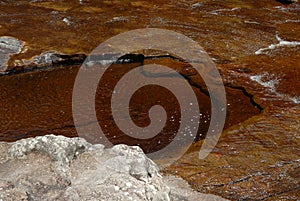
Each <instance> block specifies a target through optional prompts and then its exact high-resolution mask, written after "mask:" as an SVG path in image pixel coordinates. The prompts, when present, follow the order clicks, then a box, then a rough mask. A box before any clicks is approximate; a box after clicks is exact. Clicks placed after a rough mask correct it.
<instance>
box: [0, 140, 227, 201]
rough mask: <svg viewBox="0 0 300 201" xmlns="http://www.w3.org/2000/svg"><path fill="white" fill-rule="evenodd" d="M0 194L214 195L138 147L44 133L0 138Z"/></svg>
mask: <svg viewBox="0 0 300 201" xmlns="http://www.w3.org/2000/svg"><path fill="white" fill-rule="evenodd" d="M0 151H1V152H0V153H1V155H0V170H1V171H0V176H1V177H0V178H1V179H0V189H1V192H0V200H5V201H6V200H7V201H8V200H11V201H13V200H114V201H115V200H120V201H121V200H122V201H123V200H153V201H159V200H161V201H167V200H170V201H177V200H178V201H179V200H180V201H183V200H187V201H188V200H190V201H196V200H199V201H200V200H215V201H223V200H224V201H225V199H223V198H221V197H218V196H214V195H209V194H201V193H197V192H195V191H193V190H192V189H191V188H190V187H189V185H188V184H187V183H186V182H184V181H183V180H182V179H180V178H176V177H174V176H166V177H162V176H161V175H160V173H159V169H158V167H157V165H156V164H155V163H154V162H153V161H152V160H151V159H149V158H147V156H146V155H145V154H144V153H143V151H142V150H141V149H140V148H139V147H137V146H136V147H129V146H127V145H116V146H114V147H112V148H110V149H107V148H105V147H104V146H103V145H101V144H96V145H91V144H89V143H88V142H86V141H85V140H84V139H82V138H67V137H63V136H55V135H47V136H42V137H36V138H29V139H24V140H19V141H17V142H15V143H3V142H2V143H0Z"/></svg>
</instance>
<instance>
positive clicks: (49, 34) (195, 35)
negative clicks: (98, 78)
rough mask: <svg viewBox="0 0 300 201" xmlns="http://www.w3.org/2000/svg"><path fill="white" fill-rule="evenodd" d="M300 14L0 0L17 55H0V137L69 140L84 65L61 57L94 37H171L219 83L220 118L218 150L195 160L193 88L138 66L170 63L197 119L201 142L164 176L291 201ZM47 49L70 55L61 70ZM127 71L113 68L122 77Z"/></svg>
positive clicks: (211, 6) (1, 20)
mask: <svg viewBox="0 0 300 201" xmlns="http://www.w3.org/2000/svg"><path fill="white" fill-rule="evenodd" d="M299 14H300V4H299V2H298V3H294V4H290V5H282V4H280V3H279V2H276V1H269V0H263V1H253V0H246V1H236V0H230V1H219V0H217V1H186V0H181V1H168V2H163V1H156V0H155V1H151V2H149V1H117V0H116V1H115V0H113V1H68V2H64V1H57V2H52V1H15V2H12V1H1V2H0V36H10V37H14V38H16V39H18V40H20V41H23V44H22V45H23V47H22V48H21V49H22V50H21V53H19V54H18V53H17V52H18V51H19V50H18V51H15V52H9V51H6V52H4V54H0V61H1V62H2V63H1V65H0V66H1V71H2V72H1V74H5V73H6V72H8V71H9V72H10V73H11V74H10V75H4V76H1V77H0V91H1V94H0V104H1V107H0V140H1V141H14V140H17V139H21V138H24V137H30V136H36V135H43V134H48V133H54V134H63V135H66V136H76V135H77V133H76V130H75V128H74V122H73V119H72V89H73V84H74V80H75V76H76V73H77V71H78V68H79V66H80V64H81V63H82V61H83V60H84V56H81V57H80V56H78V55H77V56H75V57H72V56H70V55H74V54H80V53H81V54H85V55H88V54H89V53H90V52H91V51H92V50H93V49H94V48H96V47H97V46H98V45H99V44H100V43H101V42H103V41H104V40H106V39H108V38H110V37H112V36H114V35H117V34H119V33H123V32H125V31H128V30H132V29H136V28H146V27H157V28H165V29H170V30H174V31H176V32H179V33H182V34H184V35H186V36H189V37H190V38H191V39H193V40H195V41H197V42H198V43H199V44H200V45H201V46H202V47H203V48H204V49H205V50H206V51H207V52H208V54H209V55H210V57H211V58H212V60H213V61H214V62H215V63H216V65H217V68H218V69H219V71H220V73H221V75H222V78H223V81H224V84H225V89H226V93H227V102H228V105H227V109H228V114H227V121H226V124H225V128H226V130H224V132H223V134H222V136H221V138H220V141H219V143H218V145H217V147H216V148H215V150H214V151H213V153H211V154H210V155H209V157H208V158H206V159H205V160H199V159H198V157H197V154H198V151H199V149H200V146H201V143H202V140H201V139H202V138H203V137H204V136H205V134H204V133H205V131H206V130H207V125H208V122H209V116H210V100H209V97H208V96H207V91H206V90H205V89H206V87H205V84H204V83H203V80H202V79H201V77H200V76H197V75H194V74H193V71H192V70H190V68H189V67H188V66H187V65H186V63H184V62H181V61H179V60H176V59H174V58H172V57H159V58H155V57H151V59H146V60H145V61H144V62H145V63H146V64H148V63H157V64H161V65H168V66H171V67H172V68H173V69H175V70H177V71H178V72H180V73H181V75H183V76H185V77H186V78H188V79H189V82H190V83H192V85H193V86H192V87H193V90H194V91H195V93H196V94H197V97H198V99H199V100H201V105H200V111H202V113H203V114H205V115H204V116H205V119H203V121H202V124H201V126H200V128H201V129H202V130H201V129H200V130H199V131H198V136H197V139H198V140H200V141H198V142H196V143H194V144H193V145H192V146H191V147H190V149H189V152H188V153H187V154H186V155H185V156H183V157H182V159H181V160H179V161H178V162H177V163H175V164H173V166H171V167H169V168H167V169H165V172H167V173H172V174H176V175H179V176H182V177H183V178H185V179H186V180H187V181H188V182H189V183H190V184H191V185H192V186H193V187H194V189H196V190H198V191H201V192H208V193H214V194H218V195H221V196H224V197H226V198H229V199H234V200H238V199H246V200H247V199H248V200H284V199H287V200H298V199H299V198H300V195H299V181H300V180H299V176H298V175H299V166H300V165H299V157H300V156H299V153H300V152H299V145H300V142H299V133H300V130H299V129H300V128H299V125H300V119H299V113H300V112H299V97H300V87H299V86H300V64H299V60H300V54H299V52H300V46H299V41H300V26H299ZM128 45H129V46H130V44H128ZM0 47H2V46H1V45H0ZM1 50H3V48H2V49H1ZM49 51H50V52H55V53H57V54H66V55H69V56H70V57H67V58H66V57H64V59H65V61H64V63H63V64H62V63H59V62H61V57H59V58H57V57H51V55H52V54H49ZM140 53H143V54H145V55H146V56H149V55H152V56H153V55H156V56H159V55H161V54H162V55H164V56H165V55H166V53H155V52H150V53H149V52H147V51H144V52H140ZM9 55H10V57H11V59H10V60H9V61H8V62H7V64H6V60H7V58H8V56H9ZM49 57H50V59H49ZM3 58H4V59H3ZM71 58H72V59H71ZM53 59H54V60H55V61H56V62H57V63H55V62H54V63H53V62H52V61H53ZM78 64H79V65H78ZM130 65H134V64H130ZM130 65H129V64H123V65H121V66H122V69H124V70H125V69H126V68H129V67H130ZM26 69H27V70H26ZM26 71H28V72H26ZM24 72H26V73H24ZM119 73H120V72H119ZM116 76H118V72H117V75H116ZM109 79H110V78H109ZM111 79H112V80H113V79H115V78H111ZM112 80H108V81H107V82H111V81H112ZM155 90H156V89H155ZM150 91H152V89H151V90H150ZM110 93H111V91H107V93H100V96H104V97H106V96H107V97H109V94H110ZM149 93H150V92H149V91H147V95H148V94H149ZM156 94H158V93H154V95H156ZM139 96H141V97H145V94H144V93H140V94H137V97H136V104H137V105H142V106H144V107H142V108H140V109H137V110H136V111H135V112H133V113H132V116H133V117H135V118H136V119H137V120H138V121H137V124H139V125H147V124H148V123H149V119H148V117H147V115H145V114H147V113H146V112H145V110H147V109H148V108H149V107H150V106H149V105H143V104H144V102H143V99H142V98H140V97H139ZM148 98H149V99H148V100H149V104H150V103H155V101H157V98H162V99H164V100H166V102H165V103H163V104H165V106H166V107H170V109H172V107H174V104H173V102H174V101H173V100H172V101H168V99H166V98H165V97H160V96H158V97H156V98H155V96H153V98H152V96H151V97H150V95H149V96H148ZM150 100H152V102H151V101H150ZM100 102H101V101H100ZM101 104H102V103H99V104H98V106H97V107H96V109H97V111H98V113H97V115H98V116H99V118H100V119H101V118H102V116H103V115H106V111H104V114H103V113H102V112H103V111H102V110H101V106H102V105H101ZM141 111H142V112H141ZM171 116H172V115H170V117H171ZM105 119H106V120H109V119H111V116H105ZM170 121H171V119H170ZM205 121H206V122H205ZM90 123H91V124H93V123H96V122H90ZM106 125H109V124H106ZM173 127H176V125H173ZM107 130H109V132H110V131H112V130H114V128H107ZM114 132H116V134H119V131H114ZM170 133H171V134H170V135H167V136H166V138H165V139H166V141H165V140H163V139H162V140H160V141H161V142H162V144H161V146H163V145H166V144H168V140H169V139H171V138H172V132H170ZM203 134H204V135H203ZM108 136H109V138H110V139H111V140H112V141H114V142H115V143H118V142H124V141H127V143H129V144H130V143H131V144H138V143H139V142H136V141H132V139H129V138H128V137H126V136H124V135H122V134H121V135H118V137H116V136H117V135H115V134H114V133H110V134H108ZM114 136H115V137H114ZM153 142H155V143H153ZM156 143H157V139H156V141H155V140H154V141H151V142H146V143H145V144H144V145H142V146H144V147H143V148H144V150H145V151H151V150H153V149H156V148H159V147H160V146H159V147H155V146H154V145H155V144H156ZM148 145H149V146H148ZM147 146H148V147H147Z"/></svg>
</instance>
